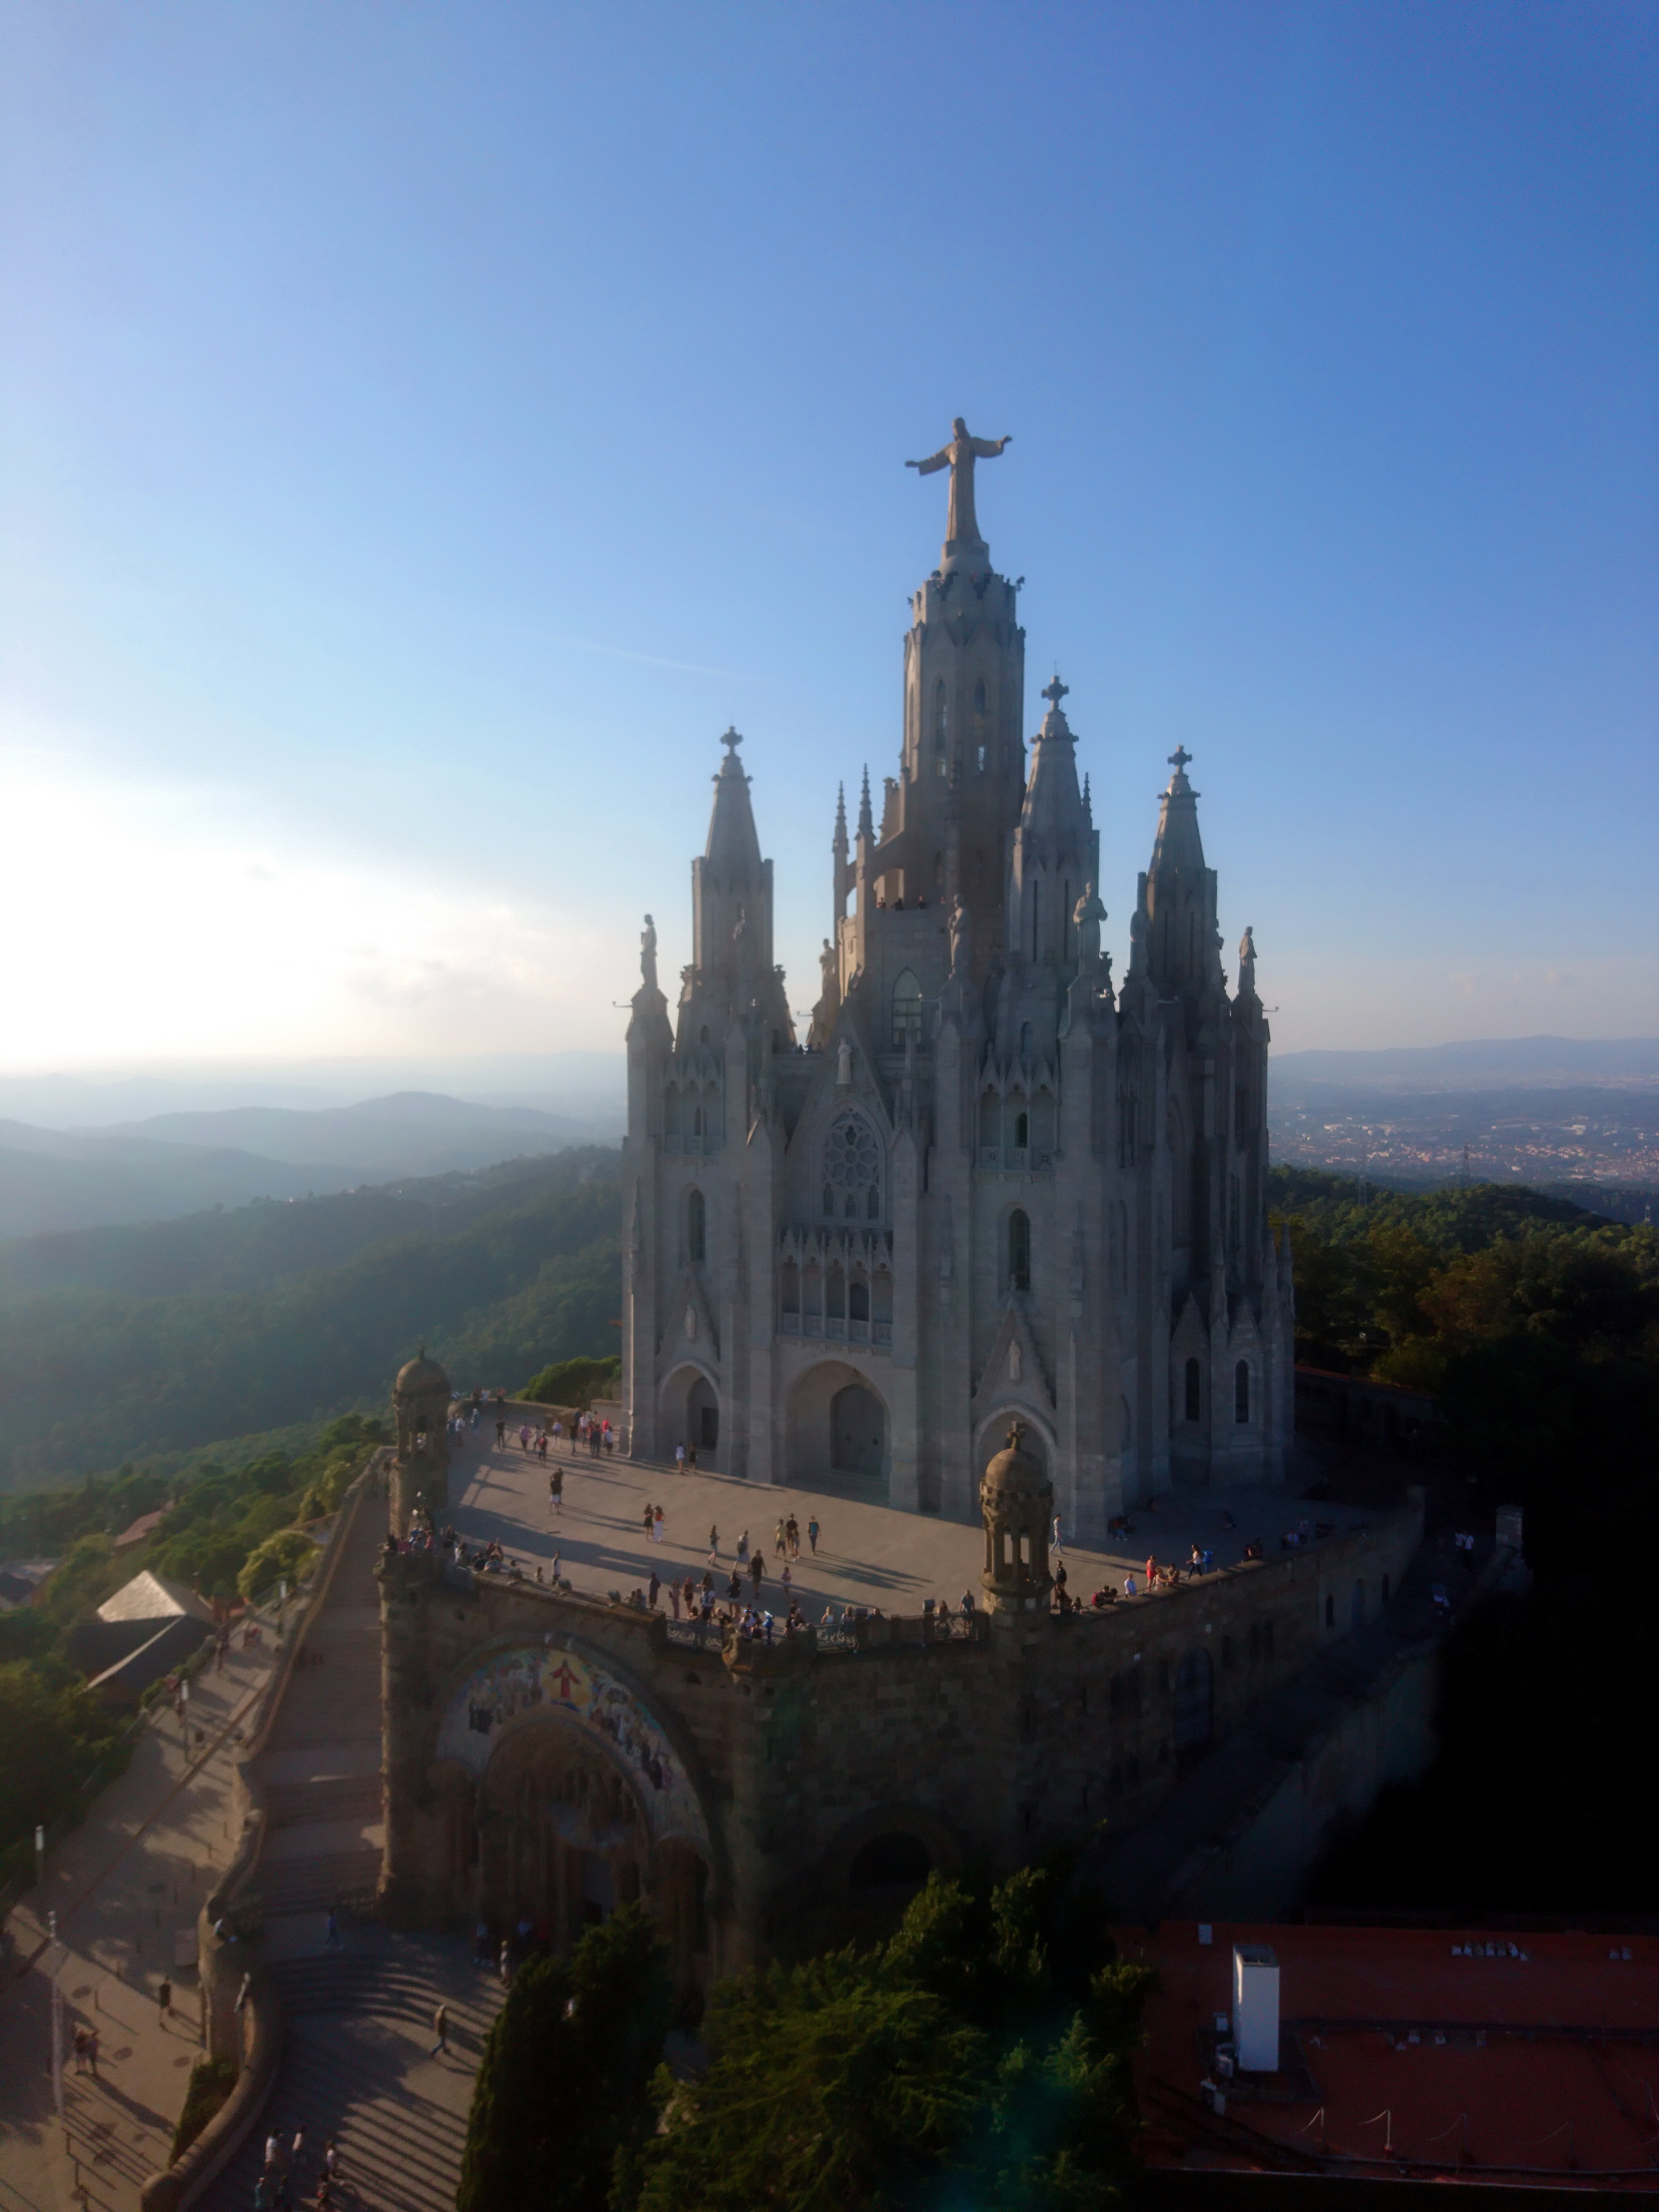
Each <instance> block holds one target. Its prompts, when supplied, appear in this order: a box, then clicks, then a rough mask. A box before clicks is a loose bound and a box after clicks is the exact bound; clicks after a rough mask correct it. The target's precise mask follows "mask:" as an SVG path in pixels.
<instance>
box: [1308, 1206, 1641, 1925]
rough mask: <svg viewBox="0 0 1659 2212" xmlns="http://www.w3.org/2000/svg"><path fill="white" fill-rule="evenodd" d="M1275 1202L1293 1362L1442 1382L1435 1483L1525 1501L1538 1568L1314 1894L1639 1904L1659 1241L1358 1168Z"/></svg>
mask: <svg viewBox="0 0 1659 2212" xmlns="http://www.w3.org/2000/svg"><path fill="white" fill-rule="evenodd" d="M1273 1204H1274V1206H1275V1208H1276V1209H1278V1210H1282V1211H1283V1212H1284V1213H1285V1215H1286V1216H1287V1217H1288V1218H1289V1220H1290V1224H1291V1238H1292V1243H1293V1249H1294V1251H1295V1255H1296V1272H1297V1356H1298V1358H1302V1359H1304V1360H1312V1361H1314V1362H1315V1363H1316V1364H1319V1365H1321V1366H1325V1367H1336V1368H1342V1369H1346V1370H1349V1371H1352V1372H1355V1373H1366V1374H1372V1375H1376V1376H1382V1377H1383V1378H1385V1379H1389V1380H1393V1381H1397V1382H1401V1383H1413V1384H1415V1385H1417V1386H1419V1387H1421V1388H1426V1389H1431V1390H1433V1391H1434V1392H1435V1394H1436V1395H1437V1400H1438V1403H1439V1411H1440V1423H1439V1426H1438V1430H1437V1437H1436V1448H1435V1462H1436V1464H1435V1468H1434V1474H1435V1478H1436V1480H1437V1485H1438V1486H1439V1488H1440V1491H1441V1494H1442V1497H1443V1498H1446V1497H1449V1498H1452V1499H1454V1500H1455V1509H1454V1510H1455V1512H1456V1514H1457V1515H1458V1516H1459V1517H1460V1519H1462V1520H1463V1521H1465V1522H1466V1524H1467V1525H1471V1526H1479V1525H1480V1522H1482V1521H1483V1520H1486V1521H1487V1525H1490V1522H1489V1519H1488V1516H1490V1514H1491V1512H1492V1508H1493V1507H1494V1506H1496V1505H1498V1504H1507V1503H1513V1504H1521V1505H1522V1507H1523V1508H1524V1509H1525V1512H1526V1527H1527V1555H1528V1561H1529V1563H1530V1565H1531V1568H1532V1571H1533V1575H1534V1586H1533V1588H1532V1589H1530V1590H1529V1591H1528V1592H1527V1593H1526V1594H1525V1595H1508V1596H1504V1597H1500V1598H1498V1599H1495V1600H1493V1601H1491V1602H1489V1603H1488V1604H1487V1605H1486V1607H1483V1608H1482V1609H1480V1611H1479V1612H1477V1613H1475V1615H1474V1617H1473V1619H1471V1620H1469V1621H1468V1623H1467V1624H1466V1625H1465V1626H1463V1627H1462V1628H1461V1629H1460V1630H1459V1632H1458V1633H1457V1635H1456V1636H1455V1638H1454V1639H1453V1641H1452V1644H1451V1645H1450V1647H1449V1650H1448V1653H1447V1656H1446V1662H1445V1672H1444V1679H1443V1694H1442V1699H1441V1707H1440V1712H1439V1717H1438V1719H1439V1734H1440V1741H1441V1753H1440V1757H1439V1758H1438V1759H1437V1762H1436V1765H1435V1766H1434V1768H1433V1769H1432V1771H1431V1773H1430V1774H1429V1775H1428V1777H1427V1778H1426V1779H1425V1781H1424V1783H1423V1784H1421V1786H1420V1787H1419V1788H1416V1789H1412V1790H1400V1791H1397V1792H1394V1793H1391V1794H1389V1796H1386V1797H1385V1798H1384V1800H1383V1803H1382V1805H1381V1806H1380V1807H1379V1808H1378V1810H1377V1812H1376V1815H1375V1816H1374V1818H1373V1819H1372V1820H1370V1822H1369V1823H1368V1824H1367V1825H1366V1826H1365V1828H1364V1830H1363V1831H1362V1832H1360V1833H1359V1834H1358V1835H1356V1836H1355V1837H1353V1838H1352V1839H1350V1841H1349V1842H1348V1843H1347V1844H1346V1845H1345V1846H1344V1847H1343V1848H1342V1849H1341V1850H1340V1851H1339V1852H1338V1853H1337V1854H1336V1855H1335V1857H1334V1858H1333V1859H1332V1861H1331V1862H1330V1863H1329V1864H1328V1866H1327V1867H1326V1868H1325V1869H1324V1871H1323V1874H1322V1893H1323V1894H1324V1895H1325V1896H1326V1897H1327V1898H1328V1899H1333V1900H1338V1901H1340V1902H1342V1903H1344V1904H1346V1905H1358V1906H1368V1907H1369V1906H1375V1905H1440V1906H1450V1907H1457V1908H1467V1909H1468V1910H1469V1911H1472V1912H1474V1913H1477V1914H1478V1913H1479V1912H1480V1911H1482V1910H1492V1909H1494V1908H1500V1907H1501V1908H1504V1909H1506V1910H1510V1911H1575V1910H1583V1909H1599V1910H1607V1911H1632V1910H1637V1911H1646V1910H1647V1909H1648V1908H1649V1906H1650V1904H1651V1895H1650V1893H1651V1888H1652V1876H1651V1860H1652V1847H1651V1844H1650V1838H1649V1829H1650V1826H1651V1821H1650V1816H1649V1814H1648V1811H1647V1808H1648V1807H1650V1805H1651V1804H1652V1802H1653V1801H1654V1797H1655V1795H1656V1792H1659V1751H1656V1743H1659V1739H1656V1736H1655V1733H1654V1730H1653V1727H1652V1724H1651V1720H1650V1714H1649V1711H1648V1708H1649V1705H1650V1702H1651V1699H1650V1681H1651V1679H1652V1672H1653V1668H1652V1650H1651V1646H1652V1631H1651V1627H1650V1619H1651V1612H1652V1604H1651V1593H1650V1580H1651V1565H1650V1563H1651V1560H1652V1559H1653V1556H1654V1550H1655V1547H1656V1544H1659V1467H1656V1453H1655V1448H1654V1438H1655V1436H1656V1434H1659V1238H1656V1236H1655V1233H1654V1231H1653V1230H1652V1229H1651V1228H1649V1227H1646V1226H1641V1227H1631V1226H1626V1225H1622V1224H1617V1223H1609V1222H1607V1221H1606V1220H1604V1219H1601V1218H1599V1217H1597V1216H1595V1215H1593V1214H1589V1213H1586V1212H1584V1211H1583V1209H1582V1208H1580V1207H1578V1206H1574V1205H1572V1204H1571V1202H1569V1201H1566V1200H1562V1199H1559V1198H1555V1197H1552V1196H1548V1195H1547V1194H1543V1193H1541V1192H1537V1191H1528V1190H1525V1189H1521V1190H1516V1189H1514V1188H1510V1187H1508V1186H1498V1185H1492V1184H1488V1185H1485V1186H1477V1187H1476V1188H1473V1189H1470V1190H1467V1191H1450V1192H1442V1193H1439V1194H1435V1195H1433V1196H1425V1197H1421V1198H1419V1197H1413V1196H1402V1195H1401V1194H1396V1193H1388V1192H1383V1193H1377V1192H1376V1191H1373V1193H1372V1194H1371V1196H1370V1200H1369V1201H1368V1202H1367V1203H1365V1204H1363V1205H1362V1204H1361V1203H1360V1198H1359V1188H1358V1183H1357V1182H1356V1181H1355V1180H1354V1179H1353V1178H1352V1177H1351V1176H1337V1175H1328V1174H1322V1173H1318V1172H1316V1171H1311V1170H1276V1171H1275V1173H1274V1176H1273ZM1564 1756H1565V1758H1566V1759H1567V1760H1568V1761H1569V1762H1570V1765H1571V1777H1572V1779H1571V1786H1569V1787H1566V1788H1561V1787H1559V1786H1557V1783H1558V1779H1559V1778H1557V1777H1556V1775H1555V1769H1556V1767H1557V1766H1559V1764H1560V1762H1561V1760H1562V1759H1563V1757H1564Z"/></svg>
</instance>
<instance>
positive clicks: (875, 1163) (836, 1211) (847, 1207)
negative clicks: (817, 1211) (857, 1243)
mask: <svg viewBox="0 0 1659 2212" xmlns="http://www.w3.org/2000/svg"><path fill="white" fill-rule="evenodd" d="M823 1210H824V1212H825V1213H826V1214H828V1215H829V1216H830V1218H832V1219H833V1218H835V1217H836V1216H837V1215H838V1216H840V1218H842V1220H844V1221H858V1220H860V1219H862V1220H866V1221H878V1220H879V1219H880V1218H881V1153H880V1150H879V1148H878V1146H877V1143H876V1134H875V1131H874V1130H873V1129H872V1127H870V1124H869V1123H868V1122H867V1121H866V1120H865V1119H864V1117H863V1115H860V1114H843V1115H842V1118H841V1119H840V1121H837V1122H836V1125H835V1127H833V1128H832V1129H831V1130H830V1132H829V1136H828V1137H827V1138H826V1139H824V1146H823Z"/></svg>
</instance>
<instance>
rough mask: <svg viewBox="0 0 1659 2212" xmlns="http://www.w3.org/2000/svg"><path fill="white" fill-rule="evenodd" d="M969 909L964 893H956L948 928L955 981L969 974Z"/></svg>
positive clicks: (947, 922) (952, 902)
mask: <svg viewBox="0 0 1659 2212" xmlns="http://www.w3.org/2000/svg"><path fill="white" fill-rule="evenodd" d="M968 922H969V915H968V908H967V907H966V905H965V904H964V902H963V896H962V893H961V892H960V891H957V892H956V893H955V894H954V895H953V896H952V897H951V912H950V915H949V916H948V918H947V921H946V925H945V926H946V927H947V928H948V929H949V931H950V933H951V980H952V981H956V980H957V979H958V978H961V977H965V976H966V975H967V973H968Z"/></svg>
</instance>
